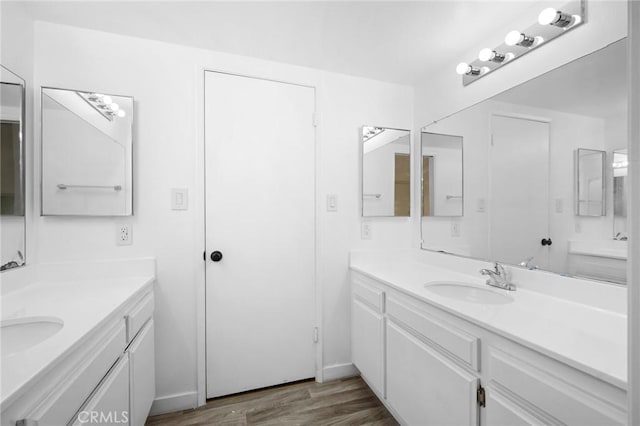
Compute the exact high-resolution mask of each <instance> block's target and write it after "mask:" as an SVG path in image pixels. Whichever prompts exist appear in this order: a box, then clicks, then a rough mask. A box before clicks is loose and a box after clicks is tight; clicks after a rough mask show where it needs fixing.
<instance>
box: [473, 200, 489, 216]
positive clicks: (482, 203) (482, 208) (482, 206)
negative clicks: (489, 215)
mask: <svg viewBox="0 0 640 426" xmlns="http://www.w3.org/2000/svg"><path fill="white" fill-rule="evenodd" d="M476 211H477V212H478V213H484V212H486V211H487V200H486V199H484V198H478V206H477V208H476Z"/></svg>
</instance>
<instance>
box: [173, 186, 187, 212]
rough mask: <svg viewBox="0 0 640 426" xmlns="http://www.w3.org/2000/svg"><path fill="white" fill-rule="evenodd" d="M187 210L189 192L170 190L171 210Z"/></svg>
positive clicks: (184, 189)
mask: <svg viewBox="0 0 640 426" xmlns="http://www.w3.org/2000/svg"><path fill="white" fill-rule="evenodd" d="M188 209H189V190H188V189H187V188H172V189H171V210H188Z"/></svg>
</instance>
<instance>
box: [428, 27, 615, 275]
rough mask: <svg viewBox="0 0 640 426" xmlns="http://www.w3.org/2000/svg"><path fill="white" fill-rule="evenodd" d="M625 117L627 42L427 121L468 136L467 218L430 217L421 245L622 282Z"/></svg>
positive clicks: (435, 129) (434, 129)
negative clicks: (614, 152) (454, 112)
mask: <svg viewBox="0 0 640 426" xmlns="http://www.w3.org/2000/svg"><path fill="white" fill-rule="evenodd" d="M626 121H627V87H626V40H625V39H623V40H620V41H619V42H616V43H613V44H612V45H610V46H608V47H606V48H604V49H602V50H600V51H597V52H594V53H592V54H590V55H587V56H585V57H583V58H580V59H578V60H575V61H573V62H571V63H568V64H566V65H564V66H562V67H560V68H558V69H555V70H553V71H550V72H548V73H546V74H544V75H541V76H539V77H537V78H535V79H533V80H530V81H528V82H526V83H523V84H521V85H520V86H517V87H514V88H512V89H510V90H507V91H505V92H503V93H500V94H498V95H496V96H494V97H492V98H490V99H487V100H485V101H483V102H481V103H479V104H476V105H474V106H472V107H470V108H467V109H465V110H463V111H460V112H458V113H456V114H453V115H451V116H449V117H446V118H444V119H441V120H439V121H437V122H435V123H433V124H430V125H428V126H425V127H424V128H423V129H422V130H423V132H428V133H435V134H444V135H458V136H459V137H461V138H463V139H464V154H463V155H464V160H465V161H464V166H463V169H464V182H463V189H464V199H463V200H462V204H463V208H464V217H462V218H456V219H451V220H444V219H439V218H433V217H424V218H423V219H422V241H423V242H422V247H423V248H425V249H430V250H440V251H446V252H449V253H453V254H458V255H463V256H469V257H473V258H479V259H484V260H492V261H501V262H505V263H509V264H512V265H520V266H523V267H528V268H541V269H545V270H549V271H553V272H557V273H561V274H569V275H575V276H581V277H588V278H594V279H598V280H603V281H611V282H619V283H623V282H625V280H626V278H625V276H626V257H627V247H626V244H627V243H626V241H625V239H624V237H625V232H626V229H625V227H624V214H626V213H625V211H626V203H625V199H624V190H625V189H624V187H625V185H624V180H623V179H624V178H623V175H625V168H624V167H623V164H625V160H624V159H623V156H622V155H623V154H622V153H621V154H620V155H618V156H617V157H616V156H615V155H614V154H613V151H614V150H616V151H619V149H620V148H621V147H624V146H626V144H627V140H626V128H627V124H626ZM577 152H578V153H579V154H578V157H577V158H576V157H575V156H576V153H577ZM607 157H608V159H607ZM611 158H613V161H612V163H613V164H615V165H614V166H613V167H611V166H610V165H609V166H607V165H608V164H611V162H610V160H611ZM574 164H575V165H574ZM578 165H579V166H580V167H579V170H580V172H579V173H576V171H577V169H578V168H577V167H576V166H578ZM428 166H429V165H428V164H427V165H426V166H425V167H424V168H423V171H422V173H423V174H426V173H427V171H426V168H427V167H428ZM612 169H613V170H612ZM578 187H579V191H577V188H578ZM452 195H455V194H452ZM577 204H579V207H578V205H577ZM612 229H613V230H614V236H617V237H616V239H615V240H614V238H612V235H611V230H612Z"/></svg>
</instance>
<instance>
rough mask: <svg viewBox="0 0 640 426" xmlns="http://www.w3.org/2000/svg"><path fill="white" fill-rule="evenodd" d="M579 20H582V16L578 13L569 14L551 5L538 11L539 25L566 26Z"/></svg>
mask: <svg viewBox="0 0 640 426" xmlns="http://www.w3.org/2000/svg"><path fill="white" fill-rule="evenodd" d="M580 22H582V18H581V17H580V16H579V15H569V14H568V13H564V12H561V11H559V10H556V9H554V8H553V7H548V8H546V9H544V10H543V11H542V12H540V15H538V23H539V24H540V25H553V26H555V27H560V28H566V27H569V26H571V25H576V24H578V23H580Z"/></svg>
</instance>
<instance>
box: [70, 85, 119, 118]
mask: <svg viewBox="0 0 640 426" xmlns="http://www.w3.org/2000/svg"><path fill="white" fill-rule="evenodd" d="M76 93H77V94H78V96H80V97H81V98H82V99H84V100H85V101H86V102H87V103H88V104H89V105H91V106H92V107H93V108H94V109H95V110H96V111H98V112H99V113H100V114H101V115H102V116H103V117H104V118H106V119H107V120H109V121H112V120H113V118H114V117H118V118H124V117H125V116H126V115H127V113H126V112H125V111H124V110H122V109H121V108H120V105H118V104H117V103H115V102H113V99H111V96H107V95H103V94H101V93H86V92H76Z"/></svg>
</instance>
